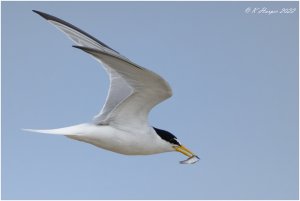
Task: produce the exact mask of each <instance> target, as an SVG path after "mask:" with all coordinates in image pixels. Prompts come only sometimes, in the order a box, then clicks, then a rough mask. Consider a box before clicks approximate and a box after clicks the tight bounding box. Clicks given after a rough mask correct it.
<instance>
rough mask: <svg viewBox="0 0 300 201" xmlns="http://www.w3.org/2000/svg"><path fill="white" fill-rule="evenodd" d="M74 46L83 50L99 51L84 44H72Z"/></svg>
mask: <svg viewBox="0 0 300 201" xmlns="http://www.w3.org/2000/svg"><path fill="white" fill-rule="evenodd" d="M72 47H75V48H77V49H80V50H83V51H85V52H96V51H97V50H95V49H93V48H89V47H84V46H80V45H72Z"/></svg>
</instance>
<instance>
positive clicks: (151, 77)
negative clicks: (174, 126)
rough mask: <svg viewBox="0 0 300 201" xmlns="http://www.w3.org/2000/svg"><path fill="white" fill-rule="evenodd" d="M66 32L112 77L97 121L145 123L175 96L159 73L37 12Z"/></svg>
mask: <svg viewBox="0 0 300 201" xmlns="http://www.w3.org/2000/svg"><path fill="white" fill-rule="evenodd" d="M34 12H36V13H37V14H39V15H41V16H42V17H43V18H45V19H46V20H47V21H49V22H50V23H51V24H53V25H55V26H56V27H57V28H58V29H59V30H61V31H62V32H64V33H65V34H66V35H67V36H68V37H69V38H70V39H71V40H72V41H74V42H75V44H76V46H74V47H77V48H79V49H82V50H84V51H85V52H87V53H89V54H90V55H92V56H93V57H94V58H96V59H97V60H98V61H99V62H101V63H102V64H103V67H104V69H105V70H106V72H107V73H108V74H109V77H110V88H109V92H108V96H107V98H106V102H105V104H104V106H103V108H102V110H101V111H100V113H99V114H98V115H96V116H95V118H94V122H95V123H96V124H108V123H110V124H115V125H119V126H121V125H125V124H130V125H131V126H136V127H139V126H144V125H145V124H148V121H147V117H148V113H149V111H150V110H151V108H152V107H154V106H155V105H156V104H158V103H160V102H162V101H163V100H165V99H167V98H168V97H170V96H171V95H172V90H171V88H170V86H169V85H168V83H167V82H166V81H165V80H164V79H162V78H161V77H160V76H159V75H157V74H155V73H153V72H151V71H149V70H147V69H145V68H142V67H140V66H138V65H136V64H135V63H133V62H131V61H130V60H129V59H127V58H126V57H124V56H123V55H121V54H120V53H118V52H117V51H115V50H113V49H112V48H110V47H109V46H107V45H106V44H104V43H102V42H101V41H99V40H97V39H96V38H94V37H93V36H91V35H89V34H88V33H86V32H84V31H82V30H80V29H79V28H77V27H75V26H73V25H72V24H70V23H67V22H65V21H63V20H61V19H59V18H57V17H54V16H51V15H48V14H46V13H42V12H39V11H34Z"/></svg>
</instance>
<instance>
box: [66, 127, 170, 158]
mask: <svg viewBox="0 0 300 201" xmlns="http://www.w3.org/2000/svg"><path fill="white" fill-rule="evenodd" d="M143 130H144V129H143ZM153 132H154V131H153V129H152V128H149V130H148V131H144V132H140V131H139V130H137V131H131V132H128V131H124V130H119V129H117V128H113V127H111V126H98V125H93V124H91V125H89V127H86V128H85V129H84V131H83V132H82V134H79V135H67V137H69V138H71V139H75V140H79V141H83V142H86V143H89V144H93V145H95V146H97V147H100V148H103V149H106V150H110V151H113V152H117V153H120V154H126V155H148V154H156V153H162V152H168V151H174V149H173V148H172V147H171V146H170V145H169V144H168V142H165V141H164V140H162V139H161V138H160V137H159V136H158V135H157V134H156V133H153Z"/></svg>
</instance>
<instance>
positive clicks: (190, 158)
mask: <svg viewBox="0 0 300 201" xmlns="http://www.w3.org/2000/svg"><path fill="white" fill-rule="evenodd" d="M199 160H200V158H199V157H198V156H196V155H193V156H191V157H189V158H188V159H186V160H184V161H180V164H194V163H196V162H197V161H199Z"/></svg>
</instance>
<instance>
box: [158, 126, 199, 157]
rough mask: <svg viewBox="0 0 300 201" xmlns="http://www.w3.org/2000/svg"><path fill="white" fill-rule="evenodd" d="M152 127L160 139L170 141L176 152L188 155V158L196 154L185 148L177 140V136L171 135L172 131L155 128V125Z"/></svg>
mask: <svg viewBox="0 0 300 201" xmlns="http://www.w3.org/2000/svg"><path fill="white" fill-rule="evenodd" d="M153 128H154V130H155V132H156V133H157V134H158V135H159V136H160V137H161V139H163V140H165V141H167V142H169V143H170V145H171V147H172V148H173V149H174V151H178V152H180V153H182V154H184V155H186V156H188V157H189V158H190V157H193V156H196V155H195V154H194V153H193V152H191V151H190V150H189V149H187V148H186V147H185V146H183V145H182V144H181V143H180V142H179V141H178V140H177V137H176V136H175V135H173V134H172V133H170V132H168V131H165V130H161V129H158V128H155V127H153ZM196 157H197V156H196Z"/></svg>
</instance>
